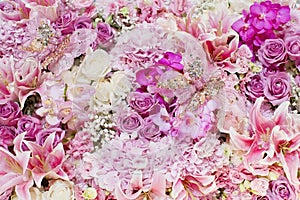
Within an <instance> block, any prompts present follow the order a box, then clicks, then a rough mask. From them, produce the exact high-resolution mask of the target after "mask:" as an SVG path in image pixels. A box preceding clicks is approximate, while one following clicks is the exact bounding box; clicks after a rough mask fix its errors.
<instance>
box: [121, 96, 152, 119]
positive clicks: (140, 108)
mask: <svg viewBox="0 0 300 200" xmlns="http://www.w3.org/2000/svg"><path fill="white" fill-rule="evenodd" d="M127 101H128V103H129V105H130V106H131V107H132V108H133V109H134V110H135V111H137V112H138V113H141V114H143V113H145V112H148V111H150V109H151V108H152V107H153V105H154V103H155V100H154V98H153V96H152V95H151V94H149V93H141V92H132V93H130V94H129V95H128V97H127Z"/></svg>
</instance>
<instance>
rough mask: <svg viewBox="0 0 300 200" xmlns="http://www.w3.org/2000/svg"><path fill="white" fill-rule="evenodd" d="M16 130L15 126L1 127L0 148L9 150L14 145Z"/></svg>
mask: <svg viewBox="0 0 300 200" xmlns="http://www.w3.org/2000/svg"><path fill="white" fill-rule="evenodd" d="M16 135H17V134H16V129H15V127H13V126H0V146H2V147H4V148H6V149H7V148H8V147H9V146H12V145H13V140H14V139H15V137H16Z"/></svg>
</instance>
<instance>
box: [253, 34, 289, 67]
mask: <svg viewBox="0 0 300 200" xmlns="http://www.w3.org/2000/svg"><path fill="white" fill-rule="evenodd" d="M286 55H287V51H286V47H285V43H284V41H283V40H282V39H267V40H266V41H265V42H264V44H262V45H261V47H260V49H259V50H258V59H259V61H260V62H261V63H262V64H263V65H264V66H266V67H269V66H272V65H275V66H279V65H281V64H282V63H284V62H285V61H286Z"/></svg>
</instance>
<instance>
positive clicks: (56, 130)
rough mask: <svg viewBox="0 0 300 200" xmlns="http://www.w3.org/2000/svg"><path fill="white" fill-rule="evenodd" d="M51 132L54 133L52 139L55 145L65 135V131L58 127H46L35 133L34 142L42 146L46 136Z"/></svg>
mask: <svg viewBox="0 0 300 200" xmlns="http://www.w3.org/2000/svg"><path fill="white" fill-rule="evenodd" d="M52 133H55V137H54V141H53V146H54V147H56V146H57V144H58V143H60V142H61V141H62V139H63V137H64V136H65V131H64V130H62V129H60V128H47V129H44V130H41V131H39V132H38V133H37V134H36V142H37V143H38V144H39V145H41V146H43V145H44V142H45V141H46V139H47V138H48V136H49V135H51V134H52Z"/></svg>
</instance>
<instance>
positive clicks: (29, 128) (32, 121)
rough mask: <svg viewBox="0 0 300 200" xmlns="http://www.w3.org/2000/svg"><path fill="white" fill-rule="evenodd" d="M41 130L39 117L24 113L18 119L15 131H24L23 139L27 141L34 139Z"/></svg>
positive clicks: (19, 132)
mask: <svg viewBox="0 0 300 200" xmlns="http://www.w3.org/2000/svg"><path fill="white" fill-rule="evenodd" d="M41 130H42V125H41V122H40V120H39V119H37V118H35V117H31V116H28V115H24V116H23V117H21V118H20V119H19V121H18V126H17V133H18V134H21V133H24V132H26V135H25V139H26V140H29V141H36V136H37V134H38V133H39V131H41Z"/></svg>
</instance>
